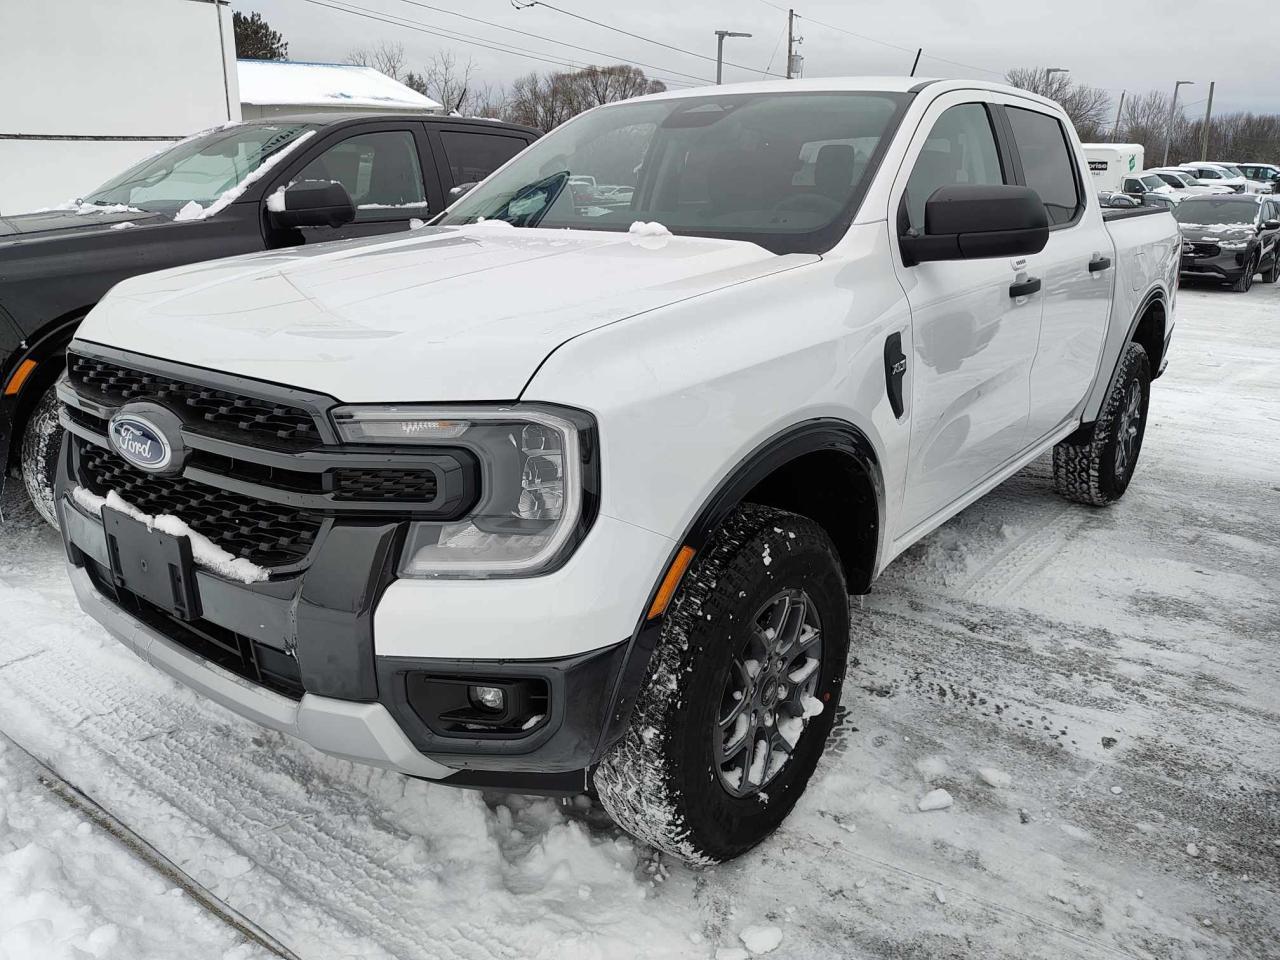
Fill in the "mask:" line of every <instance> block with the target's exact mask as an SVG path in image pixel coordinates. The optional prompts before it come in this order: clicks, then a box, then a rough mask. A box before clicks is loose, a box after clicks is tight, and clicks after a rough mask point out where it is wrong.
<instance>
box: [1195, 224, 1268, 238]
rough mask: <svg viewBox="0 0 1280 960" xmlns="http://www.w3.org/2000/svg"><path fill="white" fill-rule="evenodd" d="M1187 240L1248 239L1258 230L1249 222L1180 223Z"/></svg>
mask: <svg viewBox="0 0 1280 960" xmlns="http://www.w3.org/2000/svg"><path fill="white" fill-rule="evenodd" d="M1178 226H1179V228H1180V229H1181V230H1182V236H1183V238H1184V239H1186V240H1248V239H1250V238H1252V237H1254V236H1256V235H1257V233H1258V231H1257V230H1256V229H1255V228H1254V227H1253V226H1252V225H1250V224H1247V223H1179V224H1178Z"/></svg>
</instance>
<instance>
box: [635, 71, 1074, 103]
mask: <svg viewBox="0 0 1280 960" xmlns="http://www.w3.org/2000/svg"><path fill="white" fill-rule="evenodd" d="M926 87H928V88H929V90H930V92H936V93H946V92H949V91H951V90H990V91H992V92H995V93H1007V94H1012V95H1014V96H1018V97H1025V98H1026V99H1028V100H1034V101H1036V102H1037V103H1042V104H1045V105H1046V106H1052V107H1055V108H1057V109H1061V108H1060V107H1058V104H1056V103H1054V101H1052V100H1049V99H1047V98H1046V97H1042V96H1039V95H1038V94H1034V93H1031V92H1030V91H1028V90H1023V89H1021V88H1019V87H1011V86H1009V85H1008V84H1007V83H992V82H990V81H987V80H943V79H939V78H936V77H934V78H930V77H904V76H866V77H856V76H855V77H814V78H812V79H801V80H765V81H759V82H755V83H731V84H730V83H727V84H724V85H723V86H718V87H716V86H709V87H692V88H690V89H686V90H668V91H666V92H664V93H651V94H649V95H648V96H644V97H637V98H636V99H637V100H674V99H681V98H685V97H705V96H708V95H709V94H711V93H717V92H718V93H794V92H797V91H806V92H809V93H838V92H844V91H870V92H881V91H883V92H886V93H914V92H916V91H919V90H923V89H925V88H926Z"/></svg>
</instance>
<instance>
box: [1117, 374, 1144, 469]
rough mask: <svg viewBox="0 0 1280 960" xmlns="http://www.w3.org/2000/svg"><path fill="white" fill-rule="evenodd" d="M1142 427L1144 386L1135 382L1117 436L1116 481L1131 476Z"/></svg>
mask: <svg viewBox="0 0 1280 960" xmlns="http://www.w3.org/2000/svg"><path fill="white" fill-rule="evenodd" d="M1141 425H1142V384H1140V383H1139V382H1138V381H1137V380H1133V381H1131V382H1130V384H1129V389H1128V390H1127V391H1126V392H1125V400H1124V408H1123V409H1122V410H1121V412H1120V428H1119V432H1118V433H1117V435H1116V464H1115V469H1116V479H1117V480H1123V479H1124V478H1125V477H1127V476H1128V475H1129V470H1130V469H1131V467H1132V464H1133V461H1134V459H1135V458H1136V457H1137V451H1138V428H1139V427H1140V426H1141Z"/></svg>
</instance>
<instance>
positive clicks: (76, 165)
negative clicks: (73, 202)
mask: <svg viewBox="0 0 1280 960" xmlns="http://www.w3.org/2000/svg"><path fill="white" fill-rule="evenodd" d="M0 37H3V38H4V40H5V44H4V56H2V57H0V91H4V95H3V97H0V213H20V212H22V211H25V210H33V209H36V208H39V207H47V206H54V205H56V204H59V203H62V202H64V201H66V200H68V199H70V198H73V197H76V196H80V195H83V194H85V193H88V192H89V191H91V190H92V189H93V188H95V187H97V186H98V185H100V184H101V183H103V182H104V181H106V180H107V179H108V178H110V177H112V176H114V175H115V174H117V173H119V172H120V171H121V170H123V169H125V168H127V167H128V166H129V165H130V164H133V163H135V162H136V161H138V160H140V159H142V158H143V157H145V156H147V155H148V154H151V153H154V152H155V151H156V150H158V149H161V148H163V147H164V146H165V144H167V143H171V142H173V141H175V140H179V139H181V138H182V137H185V136H188V135H190V134H192V133H195V132H196V131H198V130H203V129H204V128H206V127H211V126H214V125H215V124H218V123H225V122H227V121H228V120H239V119H240V94H239V90H238V85H237V80H236V64H235V36H234V32H233V29H232V23H231V7H230V6H229V5H228V3H227V0H110V2H103V0H53V2H34V0H0Z"/></svg>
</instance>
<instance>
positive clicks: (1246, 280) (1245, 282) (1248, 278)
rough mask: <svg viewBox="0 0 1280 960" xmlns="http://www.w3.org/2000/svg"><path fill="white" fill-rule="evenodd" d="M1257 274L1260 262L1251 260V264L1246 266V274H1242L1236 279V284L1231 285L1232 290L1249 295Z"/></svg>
mask: <svg viewBox="0 0 1280 960" xmlns="http://www.w3.org/2000/svg"><path fill="white" fill-rule="evenodd" d="M1257 272H1258V261H1257V260H1255V259H1252V258H1251V259H1250V260H1249V262H1248V263H1246V264H1245V267H1244V273H1242V274H1240V276H1239V277H1238V278H1237V279H1236V282H1235V283H1233V284H1232V285H1231V289H1232V290H1234V291H1235V292H1236V293H1248V292H1249V290H1250V289H1251V288H1252V287H1253V275H1254V274H1255V273H1257Z"/></svg>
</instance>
